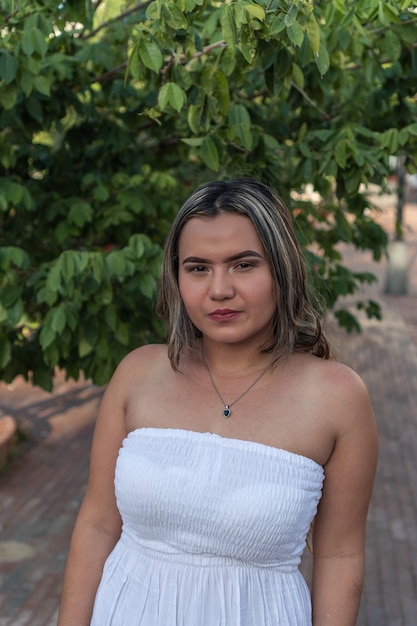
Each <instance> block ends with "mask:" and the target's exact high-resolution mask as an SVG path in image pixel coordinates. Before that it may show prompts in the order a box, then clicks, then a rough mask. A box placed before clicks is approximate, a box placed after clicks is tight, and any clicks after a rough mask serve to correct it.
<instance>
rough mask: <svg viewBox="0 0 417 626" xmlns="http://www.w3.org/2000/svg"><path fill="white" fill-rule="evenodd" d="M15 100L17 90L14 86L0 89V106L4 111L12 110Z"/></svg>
mask: <svg viewBox="0 0 417 626" xmlns="http://www.w3.org/2000/svg"><path fill="white" fill-rule="evenodd" d="M16 100H17V89H16V85H14V84H12V85H7V86H5V87H1V88H0V104H1V106H2V107H3V108H4V109H6V110H10V109H13V107H14V105H15V104H16Z"/></svg>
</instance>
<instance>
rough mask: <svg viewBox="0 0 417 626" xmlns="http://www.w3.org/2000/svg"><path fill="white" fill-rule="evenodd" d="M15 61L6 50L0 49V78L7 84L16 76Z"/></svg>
mask: <svg viewBox="0 0 417 626" xmlns="http://www.w3.org/2000/svg"><path fill="white" fill-rule="evenodd" d="M16 71H17V63H16V60H15V58H14V56H12V55H11V54H10V53H9V52H7V50H0V78H1V79H3V80H4V82H5V84H6V85H9V84H10V83H11V82H13V81H14V79H15V78H16Z"/></svg>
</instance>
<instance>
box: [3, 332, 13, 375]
mask: <svg viewBox="0 0 417 626" xmlns="http://www.w3.org/2000/svg"><path fill="white" fill-rule="evenodd" d="M11 358H12V349H11V346H10V343H9V342H8V340H7V337H5V336H4V335H2V336H1V337H0V367H1V368H4V367H6V365H7V364H8V363H9V362H10V361H11Z"/></svg>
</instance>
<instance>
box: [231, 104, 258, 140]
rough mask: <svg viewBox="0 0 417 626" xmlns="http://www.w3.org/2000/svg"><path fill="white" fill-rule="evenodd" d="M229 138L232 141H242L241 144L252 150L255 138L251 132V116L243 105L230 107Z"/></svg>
mask: <svg viewBox="0 0 417 626" xmlns="http://www.w3.org/2000/svg"><path fill="white" fill-rule="evenodd" d="M228 119H229V124H230V128H229V136H230V138H231V139H234V138H236V137H237V138H238V139H240V142H241V144H242V145H243V146H244V147H245V148H246V149H247V150H251V149H252V145H253V137H252V132H251V119H250V115H249V113H248V111H247V109H246V108H245V106H244V105H243V104H236V105H234V106H232V107H230V111H229V115H228Z"/></svg>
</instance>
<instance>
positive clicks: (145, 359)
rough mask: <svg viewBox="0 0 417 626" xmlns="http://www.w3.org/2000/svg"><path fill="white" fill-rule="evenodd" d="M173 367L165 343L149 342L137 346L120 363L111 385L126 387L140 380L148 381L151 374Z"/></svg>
mask: <svg viewBox="0 0 417 626" xmlns="http://www.w3.org/2000/svg"><path fill="white" fill-rule="evenodd" d="M168 367H171V365H170V361H169V358H168V352H167V346H166V345H165V344H148V345H144V346H140V347H139V348H135V349H134V350H132V351H131V352H129V353H128V354H127V355H126V356H125V357H124V358H123V359H122V360H121V361H120V363H119V365H118V366H117V368H116V370H115V371H114V374H113V376H112V378H111V380H110V386H112V387H114V386H116V385H117V386H121V387H124V388H126V386H130V385H131V384H138V383H139V381H141V380H142V381H146V380H147V379H149V376H151V375H152V374H154V373H156V372H160V371H161V370H162V369H164V368H168Z"/></svg>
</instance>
